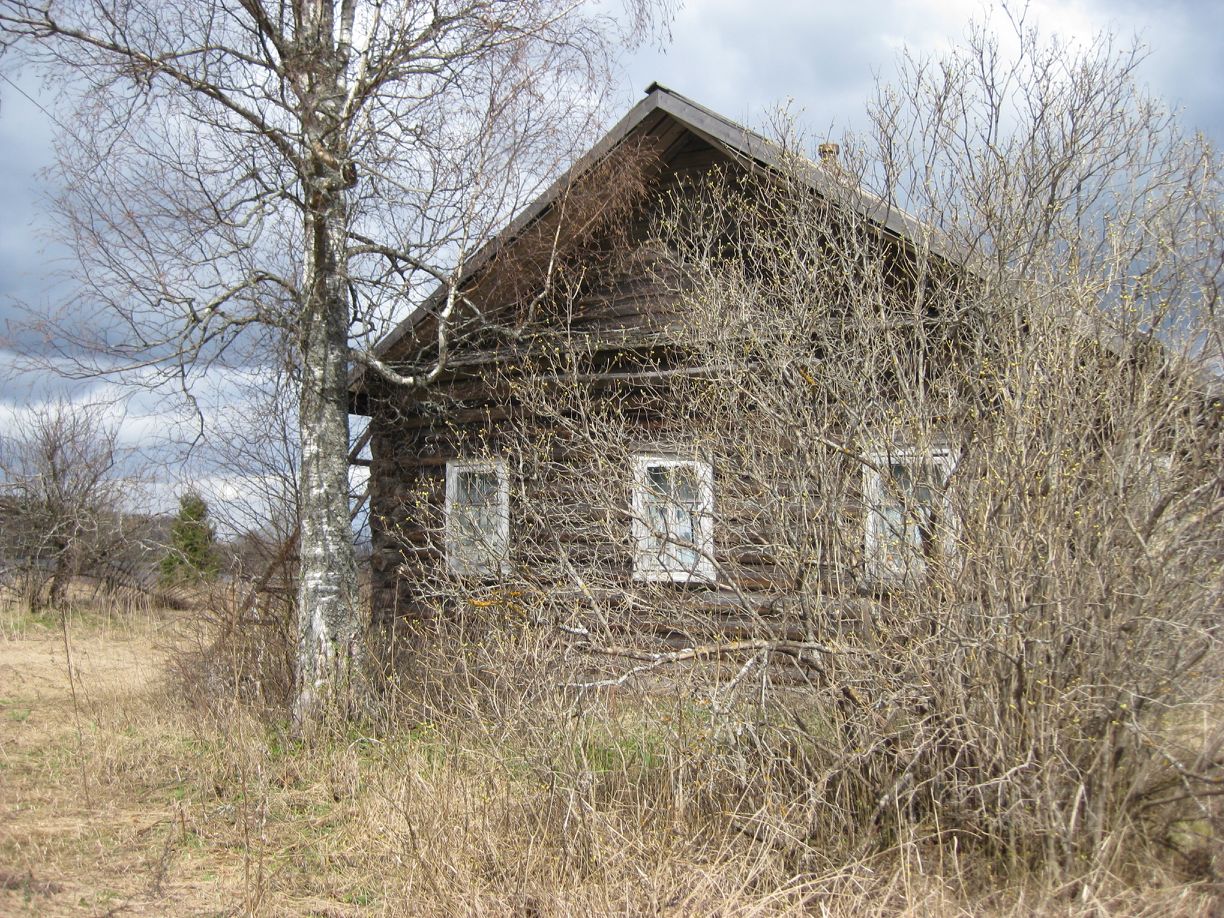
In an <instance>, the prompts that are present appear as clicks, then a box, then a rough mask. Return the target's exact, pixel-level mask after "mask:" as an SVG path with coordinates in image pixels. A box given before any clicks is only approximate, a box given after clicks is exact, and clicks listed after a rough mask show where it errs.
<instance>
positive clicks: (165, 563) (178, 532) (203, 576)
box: [161, 491, 219, 582]
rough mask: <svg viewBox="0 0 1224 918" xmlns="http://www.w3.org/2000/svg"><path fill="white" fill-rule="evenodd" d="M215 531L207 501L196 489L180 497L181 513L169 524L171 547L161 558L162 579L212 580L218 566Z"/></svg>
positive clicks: (168, 580) (177, 580)
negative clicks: (209, 516) (209, 515)
mask: <svg viewBox="0 0 1224 918" xmlns="http://www.w3.org/2000/svg"><path fill="white" fill-rule="evenodd" d="M216 541H217V536H216V531H215V530H214V529H213V524H212V520H210V519H209V518H208V504H207V503H206V502H205V501H204V498H202V497H200V495H199V494H196V493H195V492H194V491H189V492H187V493H186V494H184V495H183V496H182V497H180V498H179V511H178V516H177V517H176V518H175V520H174V522H173V523H172V524H171V526H170V551H169V552H168V553H167V555H166V556H165V557H164V558H162V562H161V574H162V579H163V580H165V581H167V582H170V581H175V582H182V581H200V580H212V579H214V578H215V577H216V576H217V570H218V567H219V564H218V559H217V551H216Z"/></svg>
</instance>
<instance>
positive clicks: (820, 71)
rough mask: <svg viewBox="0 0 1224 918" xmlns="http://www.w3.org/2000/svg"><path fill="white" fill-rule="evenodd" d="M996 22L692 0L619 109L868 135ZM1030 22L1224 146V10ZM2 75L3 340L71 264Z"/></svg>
mask: <svg viewBox="0 0 1224 918" xmlns="http://www.w3.org/2000/svg"><path fill="white" fill-rule="evenodd" d="M984 11H985V7H984V6H983V5H982V4H981V3H980V2H977V0H858V2H849V3H847V2H839V3H829V2H822V0H687V2H686V3H685V5H684V7H683V8H682V9H681V11H680V12H679V14H678V15H677V17H676V19H675V22H674V24H673V27H672V41H671V43H670V44H669V45H668V46H667V47H666V48H665V49H664V50H659V49H657V48H646V49H643V50H641V51H638V52H637V53H635V54H633V55H632V56H631V57H629V58H628V59H627V61H626V62H625V68H624V75H623V78H622V83H621V86H619V87H618V89H617V93H618V99H619V100H620V102H621V103H622V106H623V108H624V109H628V107H629V106H630V105H632V104H633V103H634V102H635V101H636V100H637V99H638V98H640V96H641V92H642V90H644V89H645V87H646V86H647V85H648V84H649V83H651V82H652V81H654V80H658V81H659V82H661V83H663V84H665V85H667V86H669V87H671V88H672V89H675V90H676V91H678V92H681V93H683V94H684V95H687V96H689V97H691V98H693V99H695V100H696V101H698V102H700V103H702V104H703V105H705V106H707V107H709V108H712V109H714V110H716V111H718V112H721V113H722V114H724V115H727V116H729V117H732V118H735V119H736V120H739V121H741V122H744V123H746V124H749V125H754V126H755V125H760V124H761V123H762V122H763V120H764V119H765V117H766V115H767V113H768V111H769V110H770V109H771V108H773V107H775V106H777V105H779V104H784V103H789V104H791V105H792V106H793V108H794V109H795V110H797V111H798V112H800V114H801V117H802V120H803V122H804V124H805V126H806V127H807V129H808V130H809V132H810V133H812V134H813V135H821V136H825V135H827V136H837V135H838V134H840V133H841V132H842V131H843V130H845V129H855V128H857V127H863V126H865V125H864V121H863V109H864V103H865V101H866V99H867V98H868V97H869V95H870V93H871V89H872V85H873V82H874V81H875V80H876V78H877V77H880V78H882V79H884V80H887V79H888V78H889V77H890V75H891V74H892V72H893V67H894V63H895V61H896V58H897V55H898V52H899V51H900V50H901V49H903V48H909V49H910V50H911V51H913V52H916V53H919V54H924V53H939V52H940V51H941V50H944V49H946V48H947V47H949V46H950V45H951V44H954V43H956V42H958V41H959V40H960V39H961V38H962V37H963V36H964V34H965V30H966V26H967V24H968V22H969V20H970V19H971V18H974V17H976V18H979V19H980V18H981V17H982V16H983V15H984ZM996 15H997V14H996ZM1026 15H1027V19H1028V21H1029V22H1030V23H1032V24H1034V25H1036V26H1038V27H1039V28H1040V29H1041V31H1042V32H1043V33H1046V34H1049V33H1058V34H1060V35H1061V36H1062V37H1064V38H1066V39H1068V40H1072V41H1079V42H1085V43H1087V42H1091V41H1092V40H1093V38H1094V36H1095V35H1097V34H1098V33H1099V32H1100V31H1101V30H1103V29H1107V30H1109V31H1112V32H1113V33H1114V34H1116V35H1118V36H1121V37H1124V38H1129V37H1130V36H1132V35H1137V36H1138V37H1139V38H1140V39H1141V40H1142V41H1143V42H1144V43H1145V44H1146V46H1147V48H1148V54H1149V56H1148V58H1147V60H1146V62H1145V63H1144V65H1143V68H1142V71H1141V73H1142V78H1143V80H1144V81H1146V83H1147V85H1148V88H1149V90H1150V91H1151V92H1153V93H1154V94H1156V95H1159V96H1161V97H1163V98H1164V99H1166V100H1167V101H1168V102H1170V103H1171V104H1173V105H1175V106H1178V107H1180V108H1181V109H1182V111H1183V117H1184V120H1185V122H1186V123H1188V124H1190V125H1194V126H1197V127H1199V128H1201V129H1202V130H1203V131H1205V132H1206V133H1207V134H1208V136H1209V137H1211V138H1212V139H1213V140H1214V141H1215V142H1216V143H1217V144H1220V143H1224V92H1221V90H1220V87H1221V86H1224V39H1222V38H1221V36H1222V35H1224V2H1221V0H1166V2H1156V0H1149V2H1142V3H1141V2H1137V0H1033V2H1031V3H1030V4H1029V6H1028V11H1027V14H1026ZM0 74H3V77H4V78H0V163H2V164H3V168H0V339H2V338H3V330H4V324H5V323H6V322H11V321H12V320H13V319H14V318H15V317H17V316H18V306H17V304H19V303H25V304H28V305H30V306H32V307H34V309H36V310H38V309H46V308H51V307H53V306H54V303H55V300H56V287H55V284H54V283H53V280H52V278H53V275H54V271H55V268H56V267H57V263H59V262H62V258H63V253H62V252H61V251H60V250H58V249H56V247H55V246H53V245H49V244H48V242H47V237H48V235H49V234H50V232H51V230H52V227H51V225H50V223H49V221H48V219H47V218H46V217H45V216H44V215H43V206H42V199H43V197H44V196H45V195H46V193H47V192H48V188H47V186H46V184H45V181H44V179H43V177H42V175H41V170H43V169H44V168H45V167H46V166H47V165H48V164H49V163H50V161H51V139H52V136H53V133H54V130H55V126H54V124H53V123H52V121H51V119H50V118H49V117H48V115H47V114H45V113H44V112H43V111H42V110H41V109H40V107H39V102H40V100H41V103H42V104H43V105H45V106H46V107H47V108H52V107H53V106H52V100H51V99H49V98H47V97H46V96H43V95H41V94H40V92H39V88H38V85H37V83H36V82H34V81H33V79H32V78H31V77H30V76H29V75H28V74H21V73H18V72H15V71H13V70H12V68H11V67H10V68H8V69H7V70H5V69H0ZM9 81H11V82H9ZM27 96H32V97H34V98H33V99H31V98H28V97H27ZM58 266H59V267H62V263H61V264H59V265H58ZM11 362H12V361H11V359H10V355H6V354H4V353H0V432H3V431H4V429H5V428H8V429H11V428H12V427H13V425H16V424H20V423H21V422H22V420H23V419H24V418H25V417H27V416H28V412H29V410H30V406H31V405H36V404H37V403H38V402H40V401H42V400H44V399H46V398H47V397H48V396H49V395H51V394H52V393H53V392H55V391H57V390H59V389H60V388H61V385H59V384H53V383H52V382H50V381H49V380H48V379H47V377H46V376H45V375H38V376H30V375H26V376H24V377H14V376H13V375H12V374H8V375H5V374H4V367H5V366H7V365H9V364H11ZM76 391H77V396H76V397H78V398H82V399H84V398H89V397H94V398H96V397H98V396H108V397H110V396H118V395H120V394H121V393H119V392H117V391H115V390H112V389H108V388H104V387H102V386H101V385H98V386H95V387H93V388H92V391H91V392H88V393H87V392H84V391H82V390H81V389H79V388H78V389H77V390H76ZM217 391H219V392H223V391H225V390H224V388H223V387H222V388H219V389H218V390H217ZM213 401H215V402H218V403H224V401H225V397H220V398H216V399H213ZM112 410H114V411H115V413H116V418H121V419H122V431H123V436H124V438H125V439H126V440H128V441H129V442H132V443H134V442H138V441H143V442H148V440H149V434H150V432H151V431H154V430H165V429H166V423H165V420H164V418H163V416H162V415H161V413H160V409H159V406H158V404H157V400H156V399H154V398H150V397H148V396H144V397H142V398H141V399H140V400H139V401H136V402H133V403H130V404H128V405H126V407H124V408H118V407H116V408H114V409H112Z"/></svg>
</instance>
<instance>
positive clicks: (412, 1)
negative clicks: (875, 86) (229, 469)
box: [0, 0, 668, 725]
mask: <svg viewBox="0 0 1224 918" xmlns="http://www.w3.org/2000/svg"><path fill="white" fill-rule="evenodd" d="M667 2H668V0H629V2H628V5H627V6H626V7H625V8H624V9H623V10H622V11H621V12H622V13H623V15H621V16H620V17H619V18H612V17H610V16H609V14H608V7H607V6H606V5H600V4H595V3H590V4H587V3H574V2H571V0H368V2H367V0H335V2H332V0H279V2H278V0H206V2H197V3H178V4H175V3H164V2H159V0H77V2H55V0H5V2H4V3H3V4H0V47H2V48H4V49H5V50H6V51H7V52H9V56H10V57H16V59H17V60H19V61H21V62H24V63H28V64H30V65H33V66H37V67H40V68H42V72H43V73H44V74H46V76H47V78H48V79H50V80H52V81H55V82H56V83H57V85H58V87H59V89H60V91H61V101H62V105H61V106H60V108H59V113H60V114H59V122H60V126H61V128H62V130H61V132H60V135H59V140H60V145H59V155H60V169H61V172H62V175H63V183H64V192H63V194H62V195H61V196H60V198H59V201H58V204H59V207H60V210H61V211H62V213H63V215H64V216H65V217H66V221H65V224H64V225H65V226H66V227H67V230H68V234H69V236H70V239H71V241H72V242H73V243H74V245H75V247H76V252H77V254H78V256H79V259H80V263H81V266H82V272H81V279H82V281H83V283H82V287H81V290H82V292H81V295H80V298H79V299H78V300H77V301H76V302H73V303H71V304H70V306H69V308H68V309H67V310H66V312H65V314H66V315H67V316H68V317H69V318H70V322H62V321H61V322H60V323H59V324H58V325H57V326H56V331H57V340H58V342H59V344H60V348H61V353H60V356H61V357H62V358H66V359H68V360H69V361H70V362H71V366H72V368H73V369H74V370H75V371H79V372H82V373H95V372H100V371H109V372H114V371H115V370H117V369H119V370H135V369H139V370H140V371H141V372H142V374H143V376H142V378H143V379H145V380H148V379H149V378H154V379H156V380H157V381H159V382H176V383H177V384H179V385H181V386H182V387H183V388H184V389H189V388H190V386H191V385H192V384H193V383H196V382H198V380H199V377H200V374H201V372H202V371H203V370H205V369H207V368H208V367H210V366H213V365H215V364H218V363H221V364H225V363H229V364H233V363H235V362H239V361H244V360H246V361H251V360H256V361H258V360H261V359H264V358H263V357H262V356H261V354H262V353H263V352H266V350H267V348H268V347H269V346H271V345H272V344H273V343H279V342H286V343H287V344H288V354H289V355H290V361H289V368H290V370H291V372H292V373H294V374H296V375H297V376H299V377H300V380H299V382H300V392H301V397H300V404H299V423H300V427H301V445H302V462H301V494H302V510H303V513H302V540H301V545H302V552H301V555H302V563H301V578H300V589H299V596H298V598H299V618H300V621H299V625H300V628H299V630H300V635H299V640H300V646H299V674H298V690H297V699H296V703H295V719H296V720H297V722H298V723H299V725H305V724H309V723H310V722H312V721H314V720H315V719H316V718H317V717H318V716H319V715H320V714H321V712H323V711H324V710H326V709H328V708H329V707H330V706H331V705H332V704H333V703H335V702H340V708H341V709H343V708H344V707H345V706H346V705H347V703H348V700H349V699H348V698H347V695H348V692H347V689H346V688H345V687H346V686H348V685H349V683H350V682H351V680H352V678H353V677H354V676H355V674H356V671H355V668H354V667H355V663H356V661H357V659H358V643H359V615H358V611H357V595H356V575H355V564H354V557H353V548H352V537H351V533H350V527H349V510H348V505H347V494H348V484H347V469H346V453H347V449H348V416H347V399H348V395H347V380H348V374H349V369H350V366H351V365H352V364H353V362H354V361H359V362H361V363H364V364H366V365H368V366H371V367H373V368H374V370H376V371H383V372H386V373H387V374H389V375H390V376H391V377H392V378H393V379H394V380H395V381H396V382H398V383H401V384H405V385H423V384H425V383H426V382H428V381H429V380H430V379H431V378H432V377H433V376H434V375H436V371H437V367H436V366H434V365H429V366H420V367H398V368H396V369H394V370H393V369H392V368H390V367H386V366H383V365H382V364H380V363H378V361H377V360H375V359H374V358H373V357H372V356H371V353H370V350H369V348H368V345H369V344H370V343H371V342H372V340H373V339H374V338H376V337H377V335H378V334H379V333H380V332H381V331H383V330H385V328H386V327H387V322H388V320H389V319H390V318H391V317H392V316H393V315H397V314H399V315H402V313H403V310H404V309H405V308H411V306H412V304H413V303H414V302H418V301H419V300H420V299H422V297H421V296H420V294H421V293H422V291H423V290H424V289H426V288H433V287H436V286H437V285H438V284H442V285H444V286H445V287H446V293H447V295H446V296H443V297H441V298H440V302H441V303H442V306H441V307H440V308H441V311H442V316H443V317H444V318H447V319H449V318H450V317H452V316H457V315H458V314H459V313H462V312H464V311H465V310H469V311H470V310H471V309H473V308H474V307H472V306H471V304H469V303H467V302H465V301H464V299H463V296H462V291H461V290H460V289H459V287H458V282H457V277H458V266H459V265H461V264H462V263H463V260H464V257H465V255H466V254H467V253H468V252H469V251H470V250H471V248H472V247H473V246H474V245H475V244H476V243H478V242H479V241H481V239H482V237H484V236H485V235H486V234H487V232H488V231H489V229H490V227H494V226H497V225H499V224H500V223H501V222H502V221H503V220H504V219H505V217H506V216H507V214H508V213H510V212H512V211H513V210H515V209H516V205H518V204H519V203H520V202H522V201H523V200H525V199H526V198H527V196H528V195H530V194H531V193H532V192H533V190H535V189H536V188H537V187H538V184H539V182H540V181H541V180H543V179H544V178H546V177H548V176H549V174H550V173H552V172H553V171H554V166H555V164H556V163H557V162H558V161H559V160H563V159H565V158H568V154H569V151H570V150H571V149H572V144H573V143H574V142H575V140H576V139H577V138H578V137H579V136H580V135H581V134H582V133H583V129H584V128H587V127H589V126H590V124H591V119H592V117H593V115H594V114H595V113H596V112H597V110H598V107H599V100H600V96H601V92H602V89H603V87H604V86H605V85H606V82H607V77H608V73H609V67H610V65H611V62H612V59H613V53H614V51H615V49H616V48H617V47H619V46H620V45H621V44H622V43H623V42H625V41H632V40H636V39H640V38H642V37H644V36H646V35H648V34H650V33H651V31H652V30H653V29H654V28H656V27H657V26H658V25H659V24H660V23H661V22H664V21H665V19H666V16H667ZM99 305H102V306H105V307H106V309H105V310H99V309H98V307H99ZM94 314H99V315H102V316H104V320H102V321H99V322H96V323H93V324H92V325H91V326H90V327H89V328H88V329H86V328H85V327H84V326H83V325H82V323H81V319H80V316H81V315H94ZM61 318H62V317H61ZM466 318H468V319H471V318H473V317H472V316H471V315H467V316H466ZM442 327H443V331H442V332H441V334H443V335H444V334H445V329H446V327H447V325H446V323H445V322H444V323H442ZM440 353H441V355H442V356H443V358H444V355H445V353H446V348H445V347H442V348H441V349H440ZM436 359H437V358H435V360H436Z"/></svg>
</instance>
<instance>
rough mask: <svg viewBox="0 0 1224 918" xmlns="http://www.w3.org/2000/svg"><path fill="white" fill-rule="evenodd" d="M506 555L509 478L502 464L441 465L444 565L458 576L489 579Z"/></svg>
mask: <svg viewBox="0 0 1224 918" xmlns="http://www.w3.org/2000/svg"><path fill="white" fill-rule="evenodd" d="M509 553H510V478H509V474H508V473H507V470H506V462H505V460H504V459H492V460H487V461H472V460H460V459H455V460H451V461H450V462H448V463H446V563H447V564H448V565H449V566H450V569H451V570H452V571H454V572H455V573H457V574H462V575H464V576H469V577H471V576H478V577H491V576H495V575H497V574H500V573H501V572H503V571H504V570H505V569H506V564H507V560H508V557H509Z"/></svg>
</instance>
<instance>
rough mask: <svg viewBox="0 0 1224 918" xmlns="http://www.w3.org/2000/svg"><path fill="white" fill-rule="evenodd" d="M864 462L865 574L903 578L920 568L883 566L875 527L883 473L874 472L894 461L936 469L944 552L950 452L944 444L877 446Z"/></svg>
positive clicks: (949, 531)
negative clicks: (921, 447)
mask: <svg viewBox="0 0 1224 918" xmlns="http://www.w3.org/2000/svg"><path fill="white" fill-rule="evenodd" d="M865 458H866V459H867V462H865V463H864V464H863V504H864V510H865V512H864V514H863V519H864V523H865V532H864V538H863V555H864V557H865V559H866V562H867V564H866V568H867V574H868V576H869V577H870V578H871V579H873V580H875V581H893V582H896V581H903V580H905V579H907V577H912V576H914V575H915V574H921V573H922V568H918V569H916V570H908V571H897V570H892V569H891V568H887V567H885V566H884V561H883V559H882V558H881V557H880V551H881V548H880V544H879V537H878V533H877V530H876V526H875V522H876V518H877V517H878V516H879V515H880V511H879V507H880V506H881V505H882V504H883V502H884V483H883V476H882V475H881V473H880V472H879V471H878V470H879V469H880V468H884V467H887V466H889V465H892V464H895V463H902V464H904V463H910V462H914V463H927V462H929V463H930V464H932V465H933V466H935V468H936V469H937V470H938V471H939V474H940V477H941V478H942V479H943V482H944V485H945V487H944V488H943V489H941V491H940V493H939V513H938V516H937V518H936V521H937V523H938V525H939V527H940V533H939V535H940V541H941V542H942V543H943V545H942V548H943V551H944V553H945V554H948V553H950V552H951V551H952V548H953V534H954V531H955V529H954V525H955V524H954V522H953V521H952V516H951V513H952V505H951V502H950V501H949V500H948V492H947V487H946V485H947V482H948V481H949V480H951V478H952V472H953V469H954V468H955V467H956V464H955V461H954V460H953V458H952V451H951V449H949V448H948V447H946V446H939V447H934V448H932V449H920V448H917V447H913V446H896V447H893V448H891V449H890V448H887V447H881V448H879V449H876V450H873V451H871V452H869V453H867V454H866V456H865Z"/></svg>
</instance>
